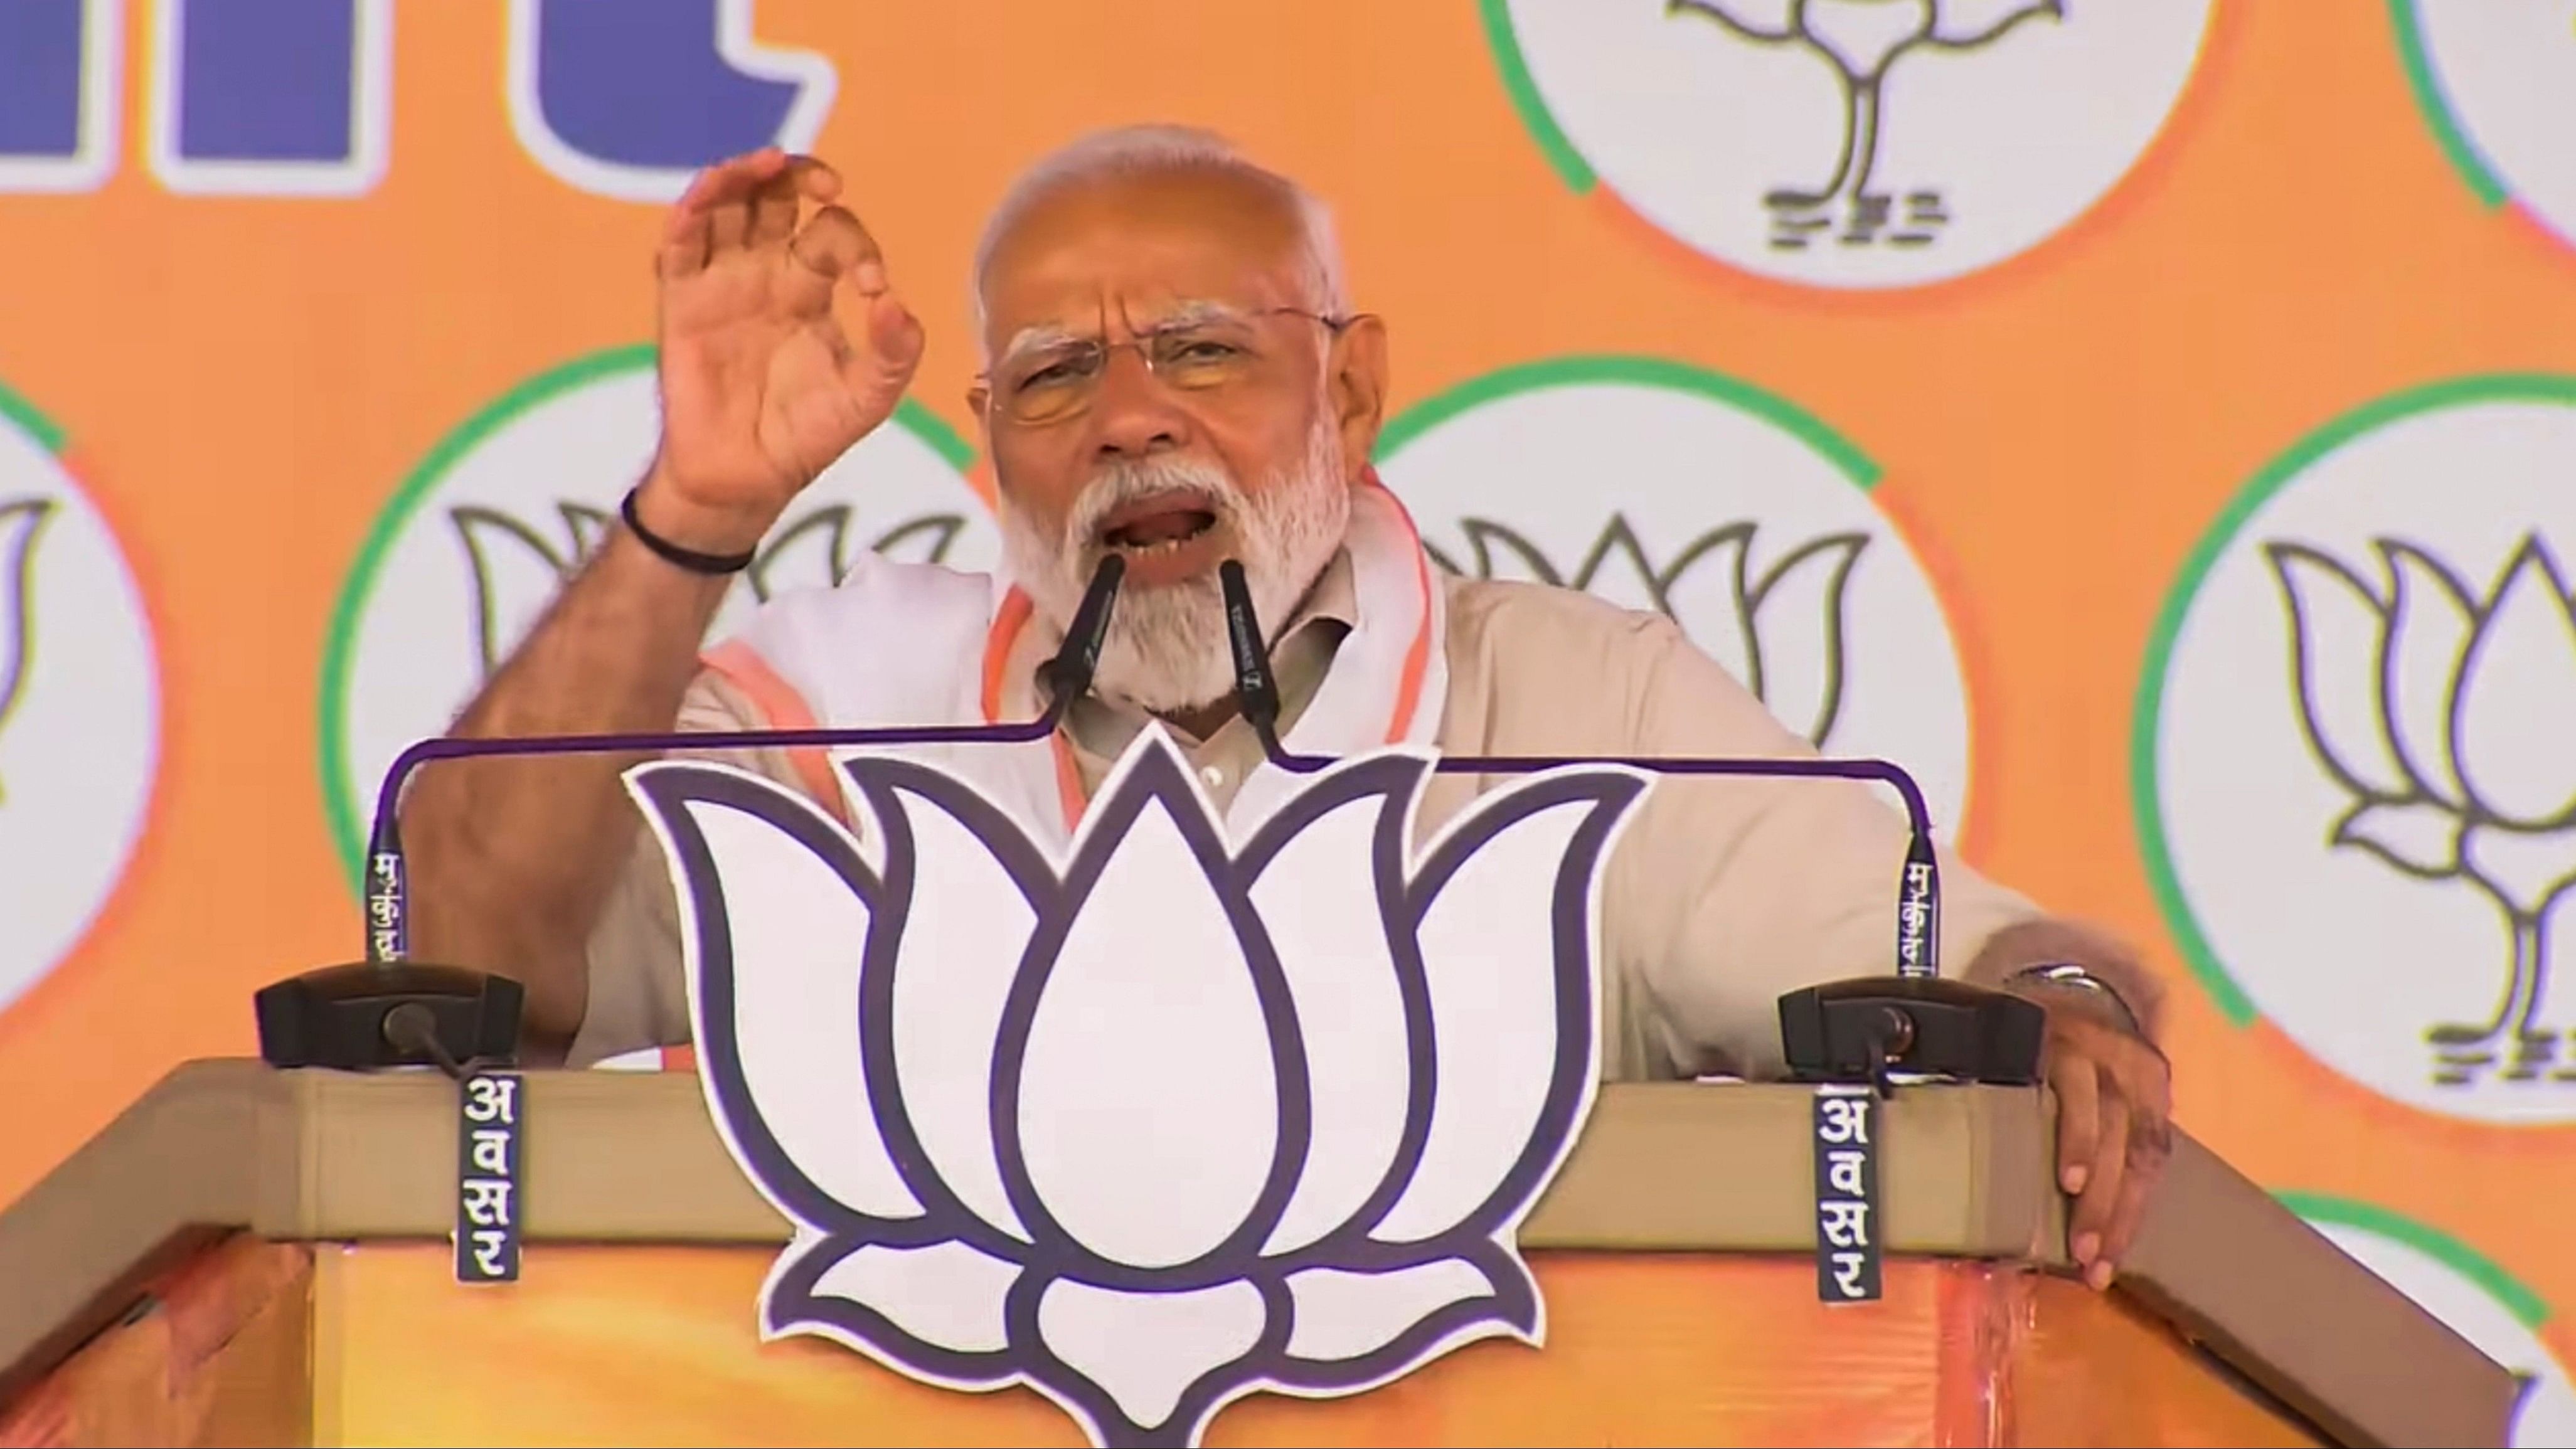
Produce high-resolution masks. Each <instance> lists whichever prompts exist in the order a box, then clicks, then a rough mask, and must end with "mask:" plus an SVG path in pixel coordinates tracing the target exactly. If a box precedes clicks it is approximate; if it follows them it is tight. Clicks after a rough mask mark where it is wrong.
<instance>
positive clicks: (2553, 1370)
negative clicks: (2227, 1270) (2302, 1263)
mask: <svg viewBox="0 0 2576 1449" xmlns="http://www.w3.org/2000/svg"><path fill="white" fill-rule="evenodd" d="M2280 1196H2281V1200H2282V1202H2283V1204H2284V1205H2285V1206H2287V1207H2288V1208H2289V1209H2290V1210H2291V1211H2292V1212H2295V1213H2297V1214H2298V1215H2299V1216H2300V1217H2302V1218H2305V1219H2306V1220H2307V1222H2308V1225H2309V1226H2310V1227H2313V1228H2315V1229H2316V1230H2317V1231H2318V1232H2320V1233H2322V1234H2324V1235H2325V1236H2326V1237H2327V1238H2328V1239H2329V1240H2331V1241H2332V1242H2333V1243H2334V1245H2335V1246H2336V1247H2338V1248H2341V1249H2342V1250H2343V1251H2345V1252H2346V1253H2349V1254H2351V1255H2352V1256H2353V1258H2355V1259H2356V1260H2358V1261H2359V1262H2360V1263H2361V1265H2362V1266H2363V1267H2365V1268H2368V1269H2369V1270H2370V1271H2371V1272H2373V1273H2375V1274H2377V1275H2378V1276H2379V1277H2380V1278H2382V1279H2384V1280H2385V1281H2386V1282H2387V1283H2388V1284H2389V1285H2390V1286H2391V1287H2393V1288H2395V1289H2397V1291H2399V1292H2401V1293H2403V1294H2405V1295H2406V1296H2407V1297H2409V1298H2412V1299H2414V1300H2415V1302H2416V1304H2417V1305H2418V1306H2420V1307H2421V1308H2423V1310H2424V1311H2425V1312H2427V1313H2430V1314H2432V1315H2433V1316H2434V1317H2435V1318H2438V1319H2440V1320H2441V1321H2442V1322H2443V1324H2444V1325H2446V1326H2448V1327H2449V1328H2450V1330H2451V1331H2452V1332H2454V1333H2456V1334H2458V1335H2460V1336H2461V1337H2462V1338H2465V1339H2467V1340H2468V1341H2469V1342H2470V1343H2471V1344H2473V1345H2475V1346H2476V1348H2477V1350H2478V1351H2479V1352H2480V1353H2483V1354H2485V1355H2486V1356H2487V1357H2488V1358H2490V1359H2493V1360H2495V1362H2497V1363H2498V1364H2501V1365H2503V1366H2504V1368H2505V1369H2506V1370H2507V1371H2509V1372H2511V1373H2512V1374H2513V1376H2514V1377H2515V1378H2516V1379H2517V1380H2519V1381H2520V1383H2521V1386H2522V1400H2521V1402H2520V1404H2519V1405H2517V1406H2516V1408H2515V1410H2514V1417H2513V1421H2512V1425H2511V1427H2510V1429H2509V1431H2508V1433H2507V1434H2506V1437H2505V1443H2506V1444H2507V1445H2508V1446H2513V1449H2542V1446H2554V1445H2565V1444H2576V1383H2571V1381H2570V1378H2569V1374H2568V1368H2567V1365H2568V1363H2569V1362H2570V1360H2569V1359H2568V1358H2566V1357H2565V1356H2564V1355H2565V1354H2566V1351H2567V1348H2568V1346H2569V1345H2568V1344H2567V1341H2566V1339H2565V1336H2564V1330H2563V1329H2562V1328H2561V1327H2560V1326H2559V1325H2558V1323H2557V1322H2556V1321H2555V1315H2554V1314H2553V1313H2552V1312H2551V1311H2550V1307H2549V1304H2548V1303H2546V1302H2545V1301H2543V1300H2542V1299H2541V1297H2540V1295H2539V1294H2537V1293H2534V1292H2533V1291H2532V1290H2531V1289H2530V1288H2528V1287H2526V1286H2524V1284H2523V1283H2522V1282H2521V1281H2520V1280H2518V1279H2516V1278H2515V1277H2514V1276H2513V1274H2512V1273H2510V1272H2508V1271H2507V1270H2506V1268H2505V1267H2504V1266H2503V1265H2502V1264H2499V1263H2497V1262H2496V1261H2495V1260H2494V1259H2492V1258H2490V1257H2488V1256H2487V1255H2486V1254H2484V1253H2481V1252H2479V1251H2478V1250H2477V1249H2475V1248H2472V1247H2470V1246H2469V1245H2468V1244H2466V1243H2463V1242H2461V1241H2460V1240H2459V1239H2457V1238H2455V1237H2452V1236H2451V1235H2450V1234H2448V1233H2446V1232H2443V1231H2441V1230H2440V1229H2437V1228H2432V1227H2428V1226H2426V1225H2425V1224H2422V1223H2419V1222H2415V1221H2413V1220H2411V1219H2408V1218H2405V1217H2401V1216H2399V1215H2398V1214H2396V1213H2393V1212H2390V1211H2388V1210H2387V1209H2386V1208H2382V1207H2379V1206H2376V1205H2375V1204H2371V1203H2364V1202H2353V1201H2350V1200H2347V1199H2343V1198H2333V1197H2324V1196H2320V1195H2318V1194H2314V1193H2300V1192H2293V1193H2283V1194H2281V1195H2280ZM2552 1339H2556V1340H2557V1342H2556V1343H2555V1344H2553V1343H2552V1342H2551V1341H2550V1340H2552Z"/></svg>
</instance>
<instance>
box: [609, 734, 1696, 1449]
mask: <svg viewBox="0 0 2576 1449" xmlns="http://www.w3.org/2000/svg"><path fill="white" fill-rule="evenodd" d="M1427 766H1428V761H1427V760H1426V759H1425V758H1424V757H1422V756H1420V755H1417V754H1412V753H1408V752H1389V753H1383V754H1378V755H1373V756H1369V757H1366V758H1364V759H1360V760H1356V761H1352V762H1347V763H1345V764H1343V765H1340V766H1337V767H1336V768H1335V769H1333V770H1332V771H1330V772H1328V773H1326V774H1323V775H1320V776H1318V777H1316V778H1315V779H1314V780H1313V781H1312V782H1311V783H1309V784H1307V785H1305V787H1304V788H1303V789H1301V790H1300V791H1299V792H1298V793H1297V794H1295V795H1294V796H1293V797H1291V798H1290V799H1289V800H1288V801H1287V802H1285V803H1284V804H1283V805H1282V806H1281V807H1280V808H1279V809H1278V810H1276V811H1275V812H1274V813H1272V814H1271V815H1270V816H1269V817H1268V818H1267V819H1265V820H1263V821H1261V822H1260V823H1258V825H1257V826H1252V827H1250V828H1248V829H1243V830H1230V822H1228V821H1226V820H1223V819H1220V818H1219V817H1218V816H1217V814H1216V813H1215V812H1214V811H1213V810H1212V809H1211V807H1210V806H1209V803H1208V801H1207V799H1206V797H1205V796H1204V795H1203V794H1202V793H1201V792H1200V790H1199V787H1198V784H1197V782H1196V779H1195V778H1194V777H1193V776H1192V775H1191V773H1190V770H1189V767H1188V765H1187V764H1186V763H1185V762H1184V760H1183V759H1182V757H1181V756H1180V754H1179V752H1178V751H1177V750H1176V749H1175V748H1174V747H1173V746H1172V745H1171V743H1170V741H1169V740H1168V739H1167V738H1166V737H1165V736H1164V734H1163V733H1162V731H1161V730H1160V729H1152V730H1148V731H1146V732H1145V733H1144V734H1143V735H1142V736H1140V738H1139V740H1138V742H1137V743H1136V744H1135V745H1134V746H1133V747H1131V748H1130V750H1129V751H1128V752H1127V754H1126V755H1125V757H1123V758H1122V759H1121V760H1120V762H1119V763H1118V765H1117V766H1116V768H1114V769H1113V770H1112V772H1111V774H1110V776H1109V778H1108V780H1107V781H1106V782H1105V783H1104V784H1103V786H1102V788H1101V791H1100V793H1099V794H1098V795H1097V796H1096V797H1095V798H1094V799H1093V801H1092V803H1091V805H1090V807H1089V809H1088V811H1087V812H1086V814H1085V815H1084V817H1083V821H1082V824H1081V826H1080V827H1079V829H1078V830H1077V831H1076V832H1075V833H1074V836H1073V839H1072V841H1071V844H1070V846H1069V847H1068V848H1067V849H1066V850H1065V851H1064V852H1063V853H1062V855H1061V856H1060V857H1059V856H1058V855H1057V854H1056V853H1055V852H1054V851H1053V850H1051V849H1049V848H1047V847H1046V846H1043V845H1041V844H1040V843H1039V842H1038V841H1037V840H1035V839H1032V838H1031V836H1030V835H1029V834H1028V833H1027V832H1025V831H1024V830H1023V829H1022V826H1021V824H1020V823H1019V822H1018V821H1016V820H1014V819H1013V818H1012V817H1011V816H1010V815H1009V814H1008V813H1006V811H1005V810H1004V809H1003V808H1001V807H1000V806H998V805H996V804H995V803H993V801H992V800H990V799H988V798H987V797H986V796H985V795H983V794H982V793H980V792H979V790H978V789H977V788H976V786H975V784H974V783H973V781H972V780H971V779H970V778H968V777H965V776H961V775H951V774H949V773H947V772H945V771H943V770H941V769H936V768H932V767H930V766H929V765H926V764H924V763H920V762H917V761H915V760H911V759H903V758H892V757H881V756H868V757H857V758H851V759H846V760H844V761H843V762H842V764H841V767H840V768H841V769H842V770H843V771H844V773H845V776H846V783H847V785H848V787H849V788H848V795H849V798H850V799H851V801H852V802H853V804H854V806H855V807H856V809H857V811H858V813H859V814H860V816H861V818H862V819H863V820H864V821H865V824H864V826H863V828H862V829H861V830H860V831H859V832H858V836H857V838H853V837H852V836H851V835H850V834H849V833H847V832H844V831H843V830H841V829H840V827H839V826H838V825H837V824H835V823H833V822H832V821H830V820H829V818H828V817H826V816H824V815H823V814H822V813H821V812H820V811H819V810H818V809H817V808H816V807H814V806H813V805H812V804H811V803H810V802H808V801H806V800H804V799H803V798H802V797H800V796H798V795H796V794H795V793H794V792H791V791H788V790H784V789H782V788H780V787H778V786H776V785H773V784H770V783H768V782H766V781H763V780H761V779H760V778H758V777H757V776H754V775H752V774H750V773H748V772H745V771H741V770H736V769H732V768H730V767H726V766H718V765H705V764H699V763H694V762H663V763H657V764H650V765H645V766H642V767H639V768H638V769H636V770H635V771H633V772H631V773H630V774H629V776H628V779H629V787H630V790H631V791H632V793H633V794H634V795H635V797H636V799H637V801H638V802H639V804H640V805H641V806H642V808H643V810H644V812H645V815H646V817H647V819H648V821H649V822H650V824H651V825H652V828H653V830H654V832H655V834H656V836H657V837H658V838H659V839H660V841H661V844H662V846H663V849H664V851H665V859H666V860H668V861H669V862H671V872H672V881H673V885H674V888H675V890H676V891H677V892H678V895H679V898H680V899H681V901H682V902H683V916H684V919H685V920H687V921H688V922H690V923H691V925H690V926H689V928H688V929H687V931H686V933H685V940H684V948H685V951H686V955H687V964H688V973H689V994H690V1003H691V1008H692V1019H693V1022H694V1026H695V1040H696V1042H697V1046H698V1055H699V1062H700V1074H699V1080H700V1082H701V1084H702V1089H703V1090H704V1091H705V1093H706V1095H707V1099H708V1105H709V1108H710V1110H711V1112H712V1114H713V1115H714V1117H715V1119H716V1121H717V1122H718V1124H719V1126H720V1129H721V1130H722V1132H723V1134H724V1137H725V1140H726V1143H727V1145H728V1147H729V1148H730V1150H731V1151H732V1153H733V1155H734V1158H735V1160H736V1162H737V1163H738V1164H740V1165H741V1167H742V1168H743V1170H744V1172H745V1173H746V1174H747V1175H748V1176H749V1177H750V1178H751V1180H752V1181H753V1182H754V1183H755V1184H756V1185H757V1186H758V1187H759V1188H760V1190H761V1191H762V1193H763V1194H764V1195H766V1196H767V1197H768V1198H769V1200H770V1201H771V1202H772V1203H773V1204H775V1205H776V1206H777V1207H778V1209H779V1211H780V1212H781V1213H783V1214H785V1215H786V1216H787V1218H788V1219H789V1220H790V1222H791V1223H792V1224H794V1227H795V1233H794V1239H793V1241H792V1242H791V1244H790V1245H789V1246H788V1248H787V1249H786V1251H785V1252H784V1253H783V1254H782V1255H781V1256H780V1258H779V1259H778V1262H777V1264H776V1266H775V1267H774V1268H773V1270H772V1272H771V1274H770V1276H769V1279H768V1281H767V1283H766V1284H765V1285H764V1286H763V1288H762V1291H761V1298H760V1303H759V1305H758V1306H759V1323H760V1330H761V1333H762V1335H763V1337H764V1338H773V1337H780V1336H786V1335H790V1334H812V1335H817V1336H821V1337H824V1338H827V1339H830V1340H833V1341H835V1342H838V1343H841V1344H843V1345H844V1346H846V1347H849V1348H851V1349H854V1350H856V1351H858V1352H860V1353H863V1354H866V1355H868V1356H869V1357H871V1358H874V1359H876V1360H877V1361H878V1362H880V1363H883V1364H885V1365H887V1366H889V1367H891V1368H894V1369H896V1370H898V1371H900V1372H902V1373H905V1374H908V1375H911V1376H913V1377H915V1378H919V1379H922V1380H925V1381H928V1382H930V1383H934V1384H940V1385H944V1386H947V1387H952V1388H963V1389H991V1388H996V1387H1000V1386H1002V1385H1005V1384H1027V1385H1029V1386H1031V1387H1034V1388H1036V1389H1037V1390H1038V1391H1039V1392H1041V1393H1043V1394H1045V1395H1046V1396H1047V1397H1049V1398H1050V1399H1052V1400H1054V1401H1055V1402H1056V1403H1058V1404H1060V1405H1062V1406H1063V1407H1064V1408H1065V1409H1066V1410H1067V1411H1068V1412H1070V1413H1071V1414H1073V1415H1074V1416H1075V1417H1076V1418H1077V1419H1078V1420H1079V1421H1080V1422H1081V1423H1082V1425H1083V1427H1084V1428H1085V1430H1086V1431H1087V1432H1088V1433H1089V1435H1090V1436H1091V1438H1092V1440H1093V1441H1094V1442H1095V1443H1102V1444H1147V1443H1152V1444H1183V1443H1197V1442H1199V1437H1200V1434H1201V1433H1202V1431H1203V1430H1204V1428H1205V1426H1206V1424H1207V1422H1208V1420H1209V1419H1210V1418H1211V1417H1212V1416H1214V1415H1215V1414H1216V1412H1217V1411H1218V1410H1219V1409H1221V1408H1222V1407H1223V1406H1224V1405H1226V1404H1227V1403H1229V1402H1231V1401H1233V1400H1235V1399H1237V1398H1239V1397H1241V1396H1243V1395H1245V1394H1248V1393H1253V1392H1258V1391H1264V1390H1267V1391H1271V1392H1277V1393H1286V1394H1295V1395H1301V1396H1306V1397H1333V1396H1340V1395H1347V1394H1353V1393H1358V1392H1361V1391H1363V1390H1365V1389H1368V1388H1372V1387H1375V1386H1377V1385H1379V1384H1383V1383H1386V1382H1388V1381H1390V1380H1393V1379H1395V1378H1397V1377H1400V1376H1402V1375H1404V1374H1406V1373H1409V1372H1411V1371H1412V1370H1413V1369H1414V1368H1416V1367H1418V1366H1420V1365H1421V1364H1423V1363H1426V1362H1428V1361H1430V1360H1432V1359H1434V1358H1436V1357H1438V1356H1440V1355H1442V1354H1444V1353H1446V1352H1449V1351H1450V1350H1452V1349H1455V1348H1457V1347H1459V1346H1461V1345H1464V1344H1466V1343H1470V1342H1473V1341H1476V1340H1478V1339H1483V1338H1491V1337H1507V1338H1513V1339H1518V1340H1520V1341H1522V1342H1525V1343H1530V1344H1538V1343H1540V1342H1541V1341H1542V1340H1543V1337H1544V1331H1545V1329H1544V1307H1543V1304H1542V1302H1541V1299H1540V1296H1539V1290H1538V1286H1537V1283H1536V1281H1535V1280H1534V1279H1533V1278H1532V1277H1531V1275H1530V1271H1529V1268H1528V1266H1527V1265H1526V1264H1525V1263H1524V1262H1523V1261H1522V1258H1521V1256H1520V1251H1519V1247H1518V1238H1517V1234H1518V1228H1519V1224H1520V1222H1521V1220H1522V1218H1523V1216H1524V1215H1525V1214H1526V1213H1527V1212H1528V1211H1529V1209H1530V1208H1531V1207H1532V1206H1533V1205H1534V1204H1535V1203H1536V1202H1537V1200H1538V1197H1539V1195H1540V1193H1541V1192H1542V1191H1544V1189H1545V1188H1546V1186H1547V1184H1548V1182H1549V1181H1550V1180H1551V1179H1552V1178H1553V1176H1554V1174H1555V1172H1556V1170H1557V1167H1558V1165H1559V1164H1560V1163H1561V1162H1562V1161H1563V1159H1564V1156H1565V1154H1566V1152H1567V1151H1568V1149H1569V1148H1570V1147H1571V1145H1572V1143H1573V1142H1574V1140H1575V1137H1576V1135H1577V1134H1578V1133H1579V1132H1580V1130H1581V1128H1582V1125H1583V1122H1584V1121H1585V1119H1586V1117H1587V1115H1588V1113H1589V1111H1590V1107H1591V1103H1592V1100H1593V1095H1594V1091H1595V1085H1594V1083H1595V1075H1596V1072H1597V1067H1598V1059H1599V1046H1598V1042H1599V1037H1598V1028H1597V1021H1596V1018H1597V1015H1598V1010H1599V1003H1598V980H1597V976H1596V974H1595V962H1596V960H1597V950H1598V912H1599V889H1600V872H1601V867H1602V865H1603V863H1604V862H1605V861H1606V860H1607V859H1608V857H1609V853H1610V850H1611V848H1612V845H1613V842H1614V839H1615V836H1616V833H1617V830H1618V827H1619V825H1620V824H1621V823H1622V822H1623V821H1624V819H1625V818H1626V817H1627V815H1628V812H1629V807H1630V806H1631V805H1633V804H1634V803H1635V802H1636V800H1637V799H1638V798H1639V797H1640V796H1641V795H1642V793H1643V791H1644V790H1645V789H1646V788H1647V784H1648V782H1647V781H1646V779H1645V778H1644V777H1642V776H1639V775H1637V774H1635V773H1633V772H1629V771H1625V770H1619V769H1610V768H1582V769H1570V770H1564V771H1557V772H1551V773H1550V774H1547V775H1543V776H1535V777H1531V778H1529V779H1527V780H1523V781H1519V782H1516V783H1514V784H1513V785H1511V786H1509V787H1507V788H1505V789H1502V790H1498V791H1495V792H1492V793H1490V794H1488V795H1486V796H1484V797H1482V798H1480V799H1479V800H1478V801H1477V802H1476V803H1475V804H1474V805H1473V806H1471V807H1470V808H1469V809H1468V810H1467V811H1466V812H1464V813H1462V814H1461V815H1460V816H1459V817H1458V818H1457V819H1456V820H1453V821H1451V822H1450V823H1449V824H1448V825H1446V826H1445V827H1444V828H1443V829H1442V830H1441V831H1440V832H1439V834H1438V835H1437V837H1436V838H1434V839H1432V840H1430V841H1428V842H1427V843H1424V844H1423V845H1422V846H1421V847H1420V848H1418V849H1417V848H1416V846H1415V844H1414V843H1413V837H1412V831H1411V817H1412V814H1413V811H1414V809H1415V808H1416V805H1417V797H1418V795H1419V793H1420V790H1421V788H1422V786H1423V784H1424V782H1425V781H1426V780H1427V779H1428V778H1429V770H1428V767H1427ZM1230 835H1231V837H1233V838H1231V839H1230Z"/></svg>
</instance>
